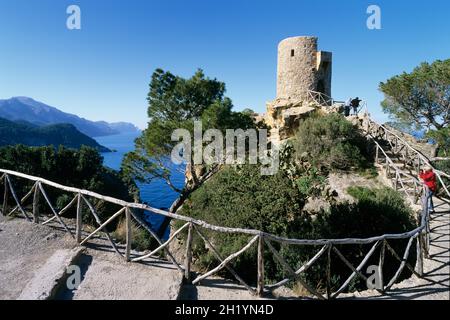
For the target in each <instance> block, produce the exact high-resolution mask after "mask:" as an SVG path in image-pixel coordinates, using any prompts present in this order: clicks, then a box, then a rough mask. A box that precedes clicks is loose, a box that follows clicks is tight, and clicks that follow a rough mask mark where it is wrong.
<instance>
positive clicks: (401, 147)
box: [363, 117, 450, 201]
mask: <svg viewBox="0 0 450 320" xmlns="http://www.w3.org/2000/svg"><path fill="white" fill-rule="evenodd" d="M364 121H365V124H363V129H364V130H365V131H366V132H367V133H368V134H369V135H370V136H371V137H372V139H373V140H374V141H375V140H377V139H381V140H383V141H385V142H386V143H388V144H389V146H390V148H389V149H390V151H391V152H392V153H393V154H394V155H395V156H396V157H398V158H399V159H400V161H402V162H403V166H404V167H405V168H406V167H407V166H409V167H410V168H411V167H412V168H414V170H415V172H414V176H418V175H419V173H420V171H421V170H422V169H423V168H424V167H425V166H429V167H431V168H433V172H434V173H435V174H436V180H437V183H438V186H439V187H440V189H441V190H442V191H443V192H442V194H443V195H442V197H443V198H445V199H446V200H447V201H450V191H449V190H450V185H448V183H446V182H445V178H446V179H450V175H449V174H448V173H445V172H443V171H441V170H438V169H436V168H434V166H433V165H432V164H431V162H430V161H429V160H428V158H427V157H426V156H425V155H423V154H422V153H421V152H420V151H418V150H417V149H415V148H413V147H411V145H410V144H409V143H408V142H406V141H405V140H404V139H403V138H401V137H400V136H398V135H397V134H396V133H394V132H393V131H391V130H389V129H388V128H386V127H385V126H383V125H380V124H378V123H376V122H375V121H373V120H372V119H370V118H369V117H365V119H364ZM380 148H381V147H380V146H379V144H377V155H378V151H379V149H380ZM384 155H385V156H386V154H384ZM390 165H394V162H393V161H391V162H390ZM412 174H413V173H411V174H410V176H412ZM414 180H417V178H416V179H414ZM413 183H414V186H415V187H417V183H416V182H413Z"/></svg>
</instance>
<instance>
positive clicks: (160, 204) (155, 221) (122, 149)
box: [95, 132, 184, 238]
mask: <svg viewBox="0 0 450 320" xmlns="http://www.w3.org/2000/svg"><path fill="white" fill-rule="evenodd" d="M139 135H140V133H135V132H133V133H122V134H119V135H112V136H106V137H97V138H95V140H97V142H98V143H100V144H101V145H103V146H105V147H107V148H109V149H111V150H115V152H106V153H102V156H103V158H104V160H103V163H104V165H105V166H107V167H109V168H111V169H114V170H119V169H120V165H121V163H122V159H123V157H124V155H125V154H126V153H127V152H130V151H132V150H134V140H135V139H136V138H137V137H138V136H139ZM175 169H176V168H175V166H173V167H172V176H171V180H172V182H173V184H174V185H175V186H176V187H177V188H182V187H183V185H184V174H183V173H181V172H179V171H177V170H175ZM137 185H138V187H139V190H140V196H141V200H142V202H143V203H146V204H148V205H150V206H151V207H154V208H157V209H166V210H167V209H168V208H170V206H171V204H172V202H173V201H175V200H176V199H177V197H178V193H176V192H175V191H173V190H172V189H171V188H170V187H169V186H168V185H167V184H166V182H165V181H164V180H161V179H159V180H153V181H152V182H151V183H149V184H143V183H137ZM147 220H148V222H150V224H151V225H152V226H153V227H154V229H155V230H156V229H157V228H158V227H159V225H160V223H161V222H162V217H161V216H159V215H156V214H151V215H149V216H148V217H147ZM168 233H169V230H167V232H166V234H165V236H164V238H167V236H168Z"/></svg>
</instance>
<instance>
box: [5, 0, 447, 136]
mask: <svg viewBox="0 0 450 320" xmlns="http://www.w3.org/2000/svg"><path fill="white" fill-rule="evenodd" d="M71 4H76V5H79V6H80V8H81V12H82V17H81V19H82V29H81V30H72V31H71V30H68V29H67V28H66V19H67V17H68V15H67V14H66V8H67V6H68V5H71ZM370 4H376V5H379V6H380V7H381V10H382V30H369V29H367V27H366V19H367V17H368V15H367V14H366V9H367V7H368V6H369V5H370ZM449 12H450V1H448V0H435V1H411V0H410V1H406V0H405V1H403V0H396V1H392V0H389V1H387V0H386V1H385V0H383V1H381V0H373V1H365V0H345V1H331V0H329V1H327V0H322V1H306V0H305V1H302V0H293V1H284V0H277V1H275V0H273V1H261V0H227V1H225V0H158V1H156V0H129V1H124V0H120V1H119V0H116V1H112V0H111V1H106V0H95V1H94V0H82V1H77V0H70V1H66V0H39V1H31V0H28V1H24V0H0V98H9V97H12V96H29V97H32V98H35V99H36V100H39V101H42V102H45V103H47V104H50V105H52V106H55V107H58V108H60V109H62V110H64V111H66V112H71V113H76V114H78V115H80V116H83V117H85V118H88V119H92V120H107V121H130V122H133V123H135V124H137V125H138V126H140V127H145V125H146V121H147V118H146V109H147V104H146V100H145V99H146V95H147V91H148V84H149V80H150V76H151V74H152V72H153V70H154V69H155V68H158V67H160V68H163V69H166V70H170V71H171V72H173V73H175V74H178V75H182V76H186V77H187V76H190V75H192V74H193V73H194V71H195V70H196V69H197V68H202V69H204V71H205V73H206V74H207V75H208V76H210V77H215V78H218V79H219V80H221V81H224V82H225V83H226V85H227V95H228V96H229V97H231V98H232V100H233V102H234V104H235V107H236V109H237V110H242V109H243V108H245V107H251V108H253V109H254V110H256V111H258V112H264V111H265V103H266V101H270V100H272V99H273V98H274V97H275V92H276V61H277V57H276V54H277V44H278V42H279V41H280V40H282V39H283V38H286V37H289V36H296V35H315V36H318V37H319V47H320V49H321V50H325V51H332V52H333V96H334V97H335V98H336V99H339V100H343V99H345V98H347V97H348V96H356V95H358V96H359V97H363V98H365V99H366V100H368V102H369V108H370V109H371V110H372V114H373V115H374V116H375V117H376V118H377V119H378V120H380V121H383V120H386V116H384V115H382V113H381V111H380V107H379V103H380V101H381V100H382V95H381V94H380V93H379V92H378V89H377V88H378V83H379V82H380V81H384V80H386V79H387V78H389V77H391V76H393V75H395V74H398V73H401V72H403V71H410V70H412V69H413V67H414V66H416V65H418V64H419V63H420V62H422V61H429V62H431V61H434V60H436V59H447V58H449V53H450V23H449Z"/></svg>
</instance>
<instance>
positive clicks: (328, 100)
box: [308, 90, 338, 107]
mask: <svg viewBox="0 0 450 320" xmlns="http://www.w3.org/2000/svg"><path fill="white" fill-rule="evenodd" d="M308 100H309V101H311V102H315V103H317V104H318V105H320V106H328V107H329V106H332V105H333V104H334V103H335V102H338V101H335V100H334V99H333V98H332V97H330V96H328V95H326V94H325V93H322V92H317V91H312V90H309V91H308Z"/></svg>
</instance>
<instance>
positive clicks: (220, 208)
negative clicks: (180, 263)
mask: <svg viewBox="0 0 450 320" xmlns="http://www.w3.org/2000/svg"><path fill="white" fill-rule="evenodd" d="M303 205H304V198H303V196H302V195H301V194H300V193H299V191H298V190H297V189H296V188H293V187H292V183H291V181H290V180H289V179H288V178H286V177H285V176H284V175H283V174H282V173H281V172H278V173H277V174H276V175H273V176H261V175H260V168H259V167H258V166H252V165H244V166H242V167H231V166H228V167H225V168H224V169H223V170H221V171H220V172H218V173H217V174H216V175H215V176H214V177H213V178H212V179H211V180H209V181H208V182H207V183H205V184H204V185H203V186H202V187H200V188H199V189H198V190H197V191H196V192H194V194H193V195H192V196H191V198H190V199H189V200H188V202H187V203H185V205H184V206H183V208H182V209H181V213H182V214H185V215H188V216H192V217H195V218H198V219H202V220H205V221H207V222H209V223H211V224H214V225H220V226H226V227H239V228H247V229H258V230H261V231H265V232H269V233H273V234H278V235H285V236H287V235H288V234H289V229H290V223H291V222H292V221H294V220H297V219H299V218H300V217H301V209H302V207H303ZM203 232H204V233H205V234H206V235H207V236H208V237H210V238H211V239H212V242H213V243H214V245H215V247H216V248H217V249H218V250H219V252H220V254H221V255H222V256H224V257H226V256H228V255H230V254H232V253H234V252H236V251H238V250H239V249H241V248H242V247H243V246H244V245H245V243H246V242H248V241H249V240H250V238H249V237H248V236H243V235H236V234H233V235H228V234H224V233H219V232H209V231H208V230H203ZM194 240H195V241H194V257H195V258H196V259H198V260H197V266H198V267H199V268H200V269H202V268H208V267H209V266H210V265H212V264H214V263H215V262H216V259H215V258H214V256H213V254H212V253H211V252H210V251H209V250H207V249H206V248H205V246H204V244H203V243H202V241H201V239H198V238H195V239H194ZM255 257H256V250H255V246H253V247H252V249H251V250H248V251H247V252H246V253H245V254H243V255H241V256H240V257H239V258H238V259H237V260H236V261H235V262H234V263H233V265H234V266H235V268H236V269H237V270H238V271H239V273H240V274H241V275H244V276H246V277H247V279H249V280H250V281H254V279H253V278H254V274H255V273H254V272H252V271H251V268H250V266H254V265H255V260H254V259H255ZM266 264H267V266H268V270H269V271H268V274H269V276H270V269H273V264H274V263H273V261H271V260H270V259H269V258H268V259H267V260H266Z"/></svg>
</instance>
